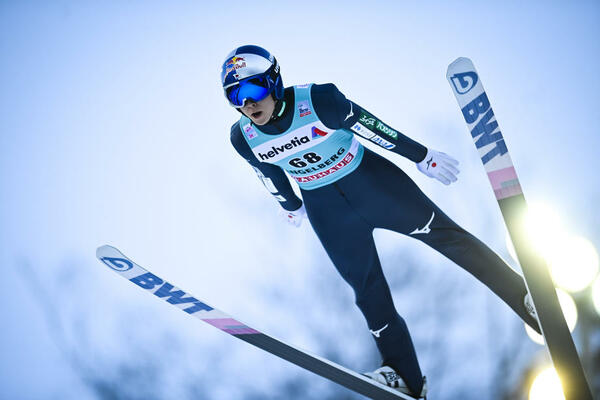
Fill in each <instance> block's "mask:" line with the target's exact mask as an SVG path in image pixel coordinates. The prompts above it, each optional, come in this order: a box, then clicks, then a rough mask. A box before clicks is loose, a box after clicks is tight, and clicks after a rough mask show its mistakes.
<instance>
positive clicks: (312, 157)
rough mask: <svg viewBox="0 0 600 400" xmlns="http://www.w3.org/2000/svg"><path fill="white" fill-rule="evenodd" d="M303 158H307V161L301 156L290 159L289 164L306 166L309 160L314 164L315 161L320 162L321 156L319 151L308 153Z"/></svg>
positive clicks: (296, 166) (300, 166) (297, 166)
mask: <svg viewBox="0 0 600 400" xmlns="http://www.w3.org/2000/svg"><path fill="white" fill-rule="evenodd" d="M302 158H303V159H304V160H306V162H305V161H302V159H301V158H299V157H296V158H292V159H291V160H290V162H289V164H290V165H291V166H292V167H295V168H304V167H306V166H307V165H308V164H307V162H309V163H311V164H314V163H318V162H319V161H321V157H320V156H319V155H318V154H317V153H306V154H304V155H303V156H302Z"/></svg>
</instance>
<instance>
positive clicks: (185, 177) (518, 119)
mask: <svg viewBox="0 0 600 400" xmlns="http://www.w3.org/2000/svg"><path fill="white" fill-rule="evenodd" d="M599 17H600V4H599V3H598V2H594V1H578V2H558V1H550V2H542V1H537V2H536V1H532V2H517V1H506V2H502V3H501V4H500V3H498V2H487V1H483V2H476V3H474V2H466V1H458V2H442V1H431V2H412V1H410V2H408V1H394V2H392V1H372V2H368V3H365V2H358V1H348V2H343V5H342V3H340V2H323V1H319V2H317V1H304V2H300V3H298V2H294V3H292V2H261V1H257V2H252V3H251V4H250V3H249V2H242V1H233V2H227V3H217V2H192V1H176V2H169V3H168V4H167V3H165V2H158V1H151V2H141V1H127V2H119V1H108V2H99V1H98V2H94V1H81V2H79V1H78V2H75V1H53V2H37V1H26V2H20V1H0V54H1V55H2V56H1V57H2V62H1V63H0V83H1V87H2V90H1V91H0V221H1V223H0V257H1V259H2V260H3V262H2V272H3V274H4V276H5V279H3V280H2V283H0V285H1V286H0V287H1V291H0V293H1V300H2V301H0V310H1V312H2V316H3V322H4V324H3V329H2V332H1V333H0V338H1V340H0V346H1V347H0V350H1V352H2V354H3V356H2V358H1V360H0V371H2V374H1V376H0V387H2V393H0V398H7V399H8V398H11V399H17V398H18V399H38V398H86V396H87V398H94V397H93V395H92V393H91V392H90V390H89V388H88V387H86V385H85V384H84V383H83V382H82V379H81V378H80V376H78V375H77V374H76V373H75V372H74V371H73V365H74V364H73V363H74V361H73V360H74V359H77V356H72V357H71V356H66V355H65V349H76V351H74V352H75V353H77V352H78V354H81V355H85V356H82V357H83V358H85V359H87V360H88V361H89V360H94V361H95V360H96V358H93V357H97V360H98V365H102V363H104V362H106V365H111V364H110V362H111V361H114V360H117V359H122V358H124V357H128V356H130V357H133V356H134V355H135V354H136V353H135V351H140V352H144V351H146V352H148V353H151V352H150V351H149V350H148V348H147V347H146V348H144V347H143V346H141V348H138V347H136V346H137V345H139V343H145V342H144V341H143V340H141V339H139V340H138V336H137V335H140V336H143V337H145V338H146V339H147V340H148V343H154V344H156V346H157V349H158V348H161V349H162V350H160V351H159V350H157V352H159V353H157V354H159V355H160V356H161V357H167V358H168V351H166V350H164V348H163V347H164V346H162V344H160V343H162V342H160V343H159V341H158V339H156V338H155V337H153V336H152V332H153V331H154V330H156V331H157V332H158V331H161V332H162V330H163V329H165V326H167V327H168V328H169V329H170V331H168V332H169V334H171V335H175V336H176V337H177V338H180V339H181V338H183V339H181V340H183V342H184V343H186V345H187V346H194V347H196V348H197V349H198V350H199V351H200V353H201V354H207V356H206V357H207V358H206V360H216V359H218V360H219V363H218V365H219V366H221V367H220V368H221V369H216V371H217V372H216V375H219V374H225V371H227V373H228V374H232V375H234V376H235V375H236V374H248V370H247V367H244V366H243V365H242V364H244V365H246V364H251V363H252V362H256V363H262V362H267V361H264V359H263V358H262V357H263V355H262V354H260V353H259V352H258V351H256V352H254V351H248V350H247V349H246V347H245V346H247V345H245V344H244V343H240V344H238V343H235V344H234V343H232V342H233V340H232V339H230V338H228V337H226V335H224V334H221V332H218V331H216V330H214V329H210V328H209V327H204V326H202V325H201V324H198V323H197V322H196V321H190V320H191V319H190V318H186V315H185V314H183V315H178V314H182V313H177V312H176V311H174V310H172V309H170V308H169V307H168V306H165V305H163V304H158V302H157V301H155V299H153V298H151V297H148V296H147V295H144V294H142V293H141V291H139V290H138V289H136V288H134V287H132V286H131V284H130V283H128V282H125V281H123V282H121V280H122V278H119V277H117V276H116V275H115V274H112V275H111V273H110V271H107V270H106V269H103V268H102V265H101V264H99V263H98V262H97V261H96V260H95V249H96V247H98V246H100V245H103V244H112V245H114V246H116V247H118V248H120V249H121V250H122V251H123V252H124V253H125V254H127V255H128V256H130V257H131V258H133V259H134V260H136V262H138V263H139V264H140V265H142V266H145V267H146V268H147V269H149V270H151V271H153V272H155V273H156V274H157V275H159V276H164V277H165V278H166V279H168V280H169V281H170V282H174V283H175V284H177V285H178V286H180V287H183V288H184V290H186V291H188V292H190V293H193V294H194V295H196V296H197V297H199V298H201V299H203V300H206V302H208V303H209V304H211V305H213V306H215V307H218V308H219V309H223V310H224V311H226V312H228V313H230V314H232V315H236V316H240V317H239V318H240V319H242V320H243V321H245V322H247V323H251V322H252V324H251V325H253V326H256V327H257V328H261V329H264V330H265V331H268V333H272V334H274V335H275V336H277V337H281V338H283V339H285V340H286V341H288V342H291V343H296V344H298V345H303V346H304V347H306V348H309V349H313V350H319V343H318V342H319V341H318V340H317V339H316V337H315V336H311V332H310V330H309V329H307V327H312V326H314V325H311V324H317V323H319V325H318V327H319V328H318V329H323V330H326V327H327V324H325V323H324V322H323V321H325V320H331V318H332V317H331V315H327V313H323V312H318V311H315V310H318V307H319V305H320V304H321V302H325V301H334V300H335V301H337V300H338V299H337V297H336V296H339V297H340V299H341V300H340V301H341V304H347V309H348V315H336V316H335V320H336V324H339V325H338V326H348V327H351V328H349V329H363V330H364V325H361V324H363V322H362V320H361V317H360V315H359V314H358V312H357V310H356V308H353V306H352V301H353V299H352V296H351V293H350V290H349V288H347V287H345V286H344V285H343V284H342V283H341V282H340V280H339V278H338V277H337V275H336V273H335V270H334V269H333V268H332V266H331V265H330V264H329V261H328V260H327V257H326V254H325V252H324V250H323V249H322V247H320V244H319V243H318V240H317V238H316V236H315V235H314V232H313V231H312V229H311V228H310V226H309V224H308V223H307V221H305V223H304V225H303V226H302V227H301V228H300V229H293V228H291V227H289V226H287V225H286V224H285V222H284V221H283V220H281V219H280V218H279V216H278V215H277V210H278V205H277V203H276V202H275V201H274V200H273V199H272V198H271V195H270V194H269V193H268V192H267V191H266V190H265V189H264V187H263V186H262V184H261V183H260V181H259V180H258V179H256V177H255V174H254V172H253V171H252V169H251V168H250V167H249V166H248V165H247V164H246V162H245V161H244V160H243V159H241V158H240V157H239V156H238V155H237V154H236V153H235V151H234V150H233V148H232V147H231V145H230V143H229V127H230V126H231V124H232V123H233V122H235V120H236V119H237V118H238V116H239V114H238V113H237V112H236V111H235V110H233V109H232V108H230V107H229V106H228V104H227V102H226V101H225V99H224V97H223V93H222V89H221V87H220V83H219V74H220V67H221V64H222V62H223V61H224V58H225V56H226V55H227V54H228V53H229V52H230V50H232V49H233V48H235V47H236V46H239V45H243V44H257V45H260V46H262V47H265V48H267V49H268V50H269V51H271V52H272V53H273V54H274V55H275V56H276V57H277V59H278V61H279V62H280V64H281V70H282V77H283V82H284V84H285V85H286V86H288V85H296V84H303V83H308V82H316V83H326V82H333V83H335V84H336V85H337V87H338V88H339V89H340V90H341V91H342V92H343V93H344V94H345V95H346V96H347V97H348V98H349V99H352V100H353V101H355V102H356V103H358V104H360V105H361V106H363V107H364V108H366V109H367V110H369V111H370V112H372V113H373V114H375V115H377V116H378V117H379V118H381V119H382V120H383V121H385V122H387V123H388V124H390V125H391V126H392V127H393V128H394V129H397V130H400V131H402V132H403V133H405V134H406V135H407V136H409V137H411V138H413V139H414V140H416V141H418V142H420V143H422V144H424V145H425V146H428V147H431V148H433V149H436V150H439V151H444V152H446V153H448V154H450V155H452V156H453V157H454V158H457V159H458V160H459V161H460V167H461V174H460V175H459V180H458V182H457V183H455V184H453V185H451V186H449V187H446V186H444V185H441V184H439V183H438V182H436V181H433V180H430V179H429V178H427V177H425V176H424V175H422V174H420V173H419V172H418V171H417V169H416V168H415V166H414V164H413V163H412V162H410V161H409V160H406V159H402V158H401V157H400V156H397V155H395V154H391V153H387V154H385V152H384V151H383V150H382V151H381V153H382V154H385V156H386V157H388V158H389V159H391V160H392V161H394V162H395V163H396V164H397V165H398V166H400V167H401V168H402V169H403V170H405V171H406V172H407V173H408V174H409V175H410V176H411V177H412V178H413V179H414V180H415V182H417V184H418V185H419V186H420V187H421V188H422V189H423V191H424V192H425V193H426V194H427V195H429V196H430V197H431V198H432V199H433V200H434V201H435V202H436V203H437V204H438V205H439V206H440V207H441V208H442V209H444V210H445V211H446V212H447V213H448V214H449V215H450V216H451V217H452V218H453V219H455V220H456V221H457V222H459V223H460V224H461V225H462V226H464V227H465V228H467V229H468V230H470V231H471V232H473V233H474V234H476V235H477V236H478V237H480V238H481V239H482V240H483V241H484V242H486V243H488V244H489V245H490V247H492V248H493V249H494V250H496V251H497V252H499V254H501V255H502V256H503V257H508V255H507V254H508V253H507V251H506V249H505V246H504V235H505V231H504V228H503V226H502V221H501V219H500V215H499V212H498V208H497V205H496V202H495V199H494V196H493V193H492V191H491V189H490V187H489V183H488V182H487V178H486V176H485V174H484V172H483V168H482V167H481V164H480V161H479V159H478V157H477V153H476V152H475V149H474V147H473V144H472V141H471V138H470V135H469V133H468V131H467V129H466V126H465V124H464V121H463V120H462V116H461V114H460V111H459V109H458V106H457V104H456V100H455V99H454V96H453V94H452V91H451V89H450V86H449V84H448V82H447V81H446V77H445V74H446V68H447V66H448V64H449V63H451V62H452V61H453V60H455V59H456V58H457V57H461V56H464V57H469V58H471V59H472V60H473V62H474V64H475V65H476V67H477V69H478V71H479V74H480V78H481V79H482V82H483V84H484V87H485V89H486V91H487V93H488V96H489V98H490V101H491V103H492V106H493V108H494V111H495V114H496V117H497V119H498V122H499V124H500V128H501V130H502V132H503V134H504V136H505V139H506V143H507V145H508V148H509V151H510V153H511V156H512V159H513V162H514V165H515V167H516V170H517V173H518V175H519V178H520V180H521V184H522V186H523V189H524V193H525V196H526V198H527V199H528V200H529V201H530V202H543V203H546V204H549V205H550V206H551V207H553V208H554V209H555V210H557V212H558V213H559V214H560V215H561V217H562V219H563V221H564V222H565V225H566V226H567V229H570V230H571V231H573V232H576V233H578V234H581V235H585V236H587V237H588V238H590V240H591V241H592V242H593V243H594V244H595V245H596V247H598V245H599V243H598V242H599V238H600V231H599V230H598V226H600V217H599V214H598V212H597V210H596V208H595V205H596V204H597V202H598V200H600V191H599V189H600V184H599V181H598V177H597V168H596V166H595V162H594V161H593V160H595V159H596V154H597V149H598V147H599V146H600V138H599V136H598V135H599V132H598V128H597V127H598V126H599V124H600V112H599V111H598V110H600V107H599V104H600V95H599V93H600V78H599V76H598V74H597V71H598V70H600V42H599V41H598V40H597V38H598V37H600V25H599V23H598V21H600V18H599ZM375 236H376V241H377V246H378V249H379V251H380V255H381V258H382V262H383V264H384V269H386V275H388V277H390V275H391V277H390V279H391V280H393V279H394V278H393V275H394V274H395V273H396V270H395V269H394V268H392V266H393V265H392V264H393V262H392V260H395V259H396V258H398V257H399V258H400V259H403V257H405V258H406V259H410V260H417V261H416V264H417V265H419V264H423V265H426V267H424V268H434V269H435V268H442V267H441V266H443V268H446V267H448V268H450V269H452V268H453V267H452V266H451V264H450V263H449V262H447V261H445V260H443V259H442V258H441V257H439V256H438V255H436V254H432V253H431V252H430V251H429V250H428V249H425V248H424V247H421V246H417V245H415V244H413V243H409V242H408V241H407V240H406V239H405V238H402V237H400V236H399V235H397V234H394V233H390V232H385V231H377V232H376V234H375ZM400 250H401V251H400ZM386 260H387V261H386ZM419 276H420V277H421V279H426V278H425V276H426V275H424V276H423V275H419ZM465 282H469V283H465V285H471V284H472V283H471V281H469V280H468V279H467V280H465ZM316 287H319V288H320V289H321V290H320V291H318V292H316V291H315V290H314V289H315V288H316ZM329 287H335V288H337V289H336V291H328V290H327V289H326V288H329ZM468 287H469V288H472V287H471V286H468ZM474 287H475V286H473V288H472V289H469V290H473V293H476V294H477V295H476V296H475V298H474V299H475V301H478V300H481V299H482V298H485V299H487V298H486V297H485V294H484V292H483V291H479V289H474ZM323 289H324V290H323ZM138 292H140V293H138ZM323 293H328V295H327V296H328V299H323V298H320V297H319V296H323ZM394 296H395V298H396V300H397V302H398V303H399V304H402V305H405V306H406V308H407V310H410V309H411V306H412V305H411V301H410V299H409V298H408V297H406V294H405V293H404V294H403V293H400V292H398V293H394ZM334 297H336V298H335V299H334ZM278 300H281V302H279V301H278ZM284 300H285V301H284ZM486 301H488V300H486ZM490 301H493V300H490ZM284 304H285V306H283V305H284ZM304 307H313V308H312V309H310V308H309V309H308V310H312V311H314V312H307V309H305V308H304ZM502 310H503V311H502V312H506V310H505V309H502ZM407 313H408V314H409V315H412V314H411V313H410V312H409V311H407ZM175 314H177V315H175ZM48 315H59V316H60V321H62V322H57V320H53V319H52V318H49V317H48ZM312 318H320V319H319V320H318V322H314V321H312V322H311V321H309V320H311V319H312ZM414 318H415V320H416V318H417V317H416V316H415V317H414ZM506 318H508V319H510V318H511V317H510V316H506ZM338 319H340V321H339V322H337V320H338ZM415 323H416V322H415ZM303 324H304V325H303ZM61 326H62V328H61ZM53 327H54V328H53ZM57 327H58V328H57ZM124 327H126V328H128V329H129V330H127V332H129V334H131V335H133V337H128V338H120V337H118V335H119V333H122V332H123V329H124ZM133 327H137V329H133ZM352 327H353V328H352ZM469 329H472V330H473V331H476V330H477V325H476V324H475V325H473V326H470V328H469ZM61 330H65V331H66V332H64V335H59V334H57V332H60V331H61ZM213 331H214V332H213ZM82 332H85V335H83V334H82ZM419 333H420V332H413V335H415V336H419ZM323 334H324V335H327V334H329V338H330V339H331V338H334V337H335V333H334V332H328V333H327V332H326V331H325V332H323ZM469 334H471V332H467V330H462V331H460V332H458V333H457V335H458V336H462V337H468V335H469ZM474 334H478V333H474ZM146 335H147V336H146ZM481 335H484V334H483V333H481ZM58 336H60V337H63V338H66V339H65V340H63V339H57V337H58ZM161 337H162V336H161ZM83 338H87V339H83ZM115 339H119V340H115ZM121 339H122V340H123V341H121ZM61 340H63V343H62V344H61ZM160 340H162V339H160ZM367 340H368V339H367ZM155 342H156V343H155ZM119 343H121V344H119ZM136 343H137V344H136ZM360 343H363V342H360ZM121 346H126V347H127V348H128V349H129V350H131V351H129V352H124V351H123V348H122V347H121ZM349 346H350V345H349ZM167 347H168V346H167ZM133 350H135V351H133ZM321 350H324V349H321ZM69 351H70V350H69ZM69 351H66V353H69ZM324 351H325V350H324ZM349 353H352V351H349ZM209 354H210V355H209ZM361 354H362V353H361ZM144 355H145V356H148V357H149V359H151V357H150V355H148V354H146V353H144ZM358 356H359V355H357V357H358ZM236 357H242V358H243V360H245V361H244V362H240V363H238V362H234V361H232V362H228V360H230V359H231V360H236V359H238V358H236ZM140 359H144V358H143V357H140ZM176 361H177V363H178V364H181V365H186V366H187V370H190V369H191V370H194V371H207V373H209V374H210V373H215V371H214V369H211V367H210V366H209V365H208V364H209V362H208V361H205V362H203V361H200V360H198V359H196V358H194V357H189V359H185V360H182V359H178V360H176ZM173 362H175V361H173ZM268 362H271V361H268ZM367 364H368V363H367V362H364V363H363V364H360V367H363V368H367V367H368V365H367ZM276 365H278V366H282V365H283V364H276ZM475 369H477V368H475ZM286 371H288V370H284V373H285V372H286ZM174 373H175V372H174ZM198 373H199V372H198ZM253 376H254V375H253ZM254 379H256V380H257V381H259V382H263V383H261V385H262V384H264V385H268V381H269V375H268V374H266V375H264V376H263V375H261V376H260V377H257V376H254ZM32 381H33V382H35V384H31V382H32ZM173 381H174V382H175V381H176V379H175V378H173ZM265 382H266V383H265ZM433 384H435V383H433ZM175 386H176V385H175ZM232 386H233V387H232ZM265 387H267V386H265ZM235 390H236V389H235V385H234V380H227V379H226V378H221V380H219V379H217V380H216V383H215V384H214V393H216V394H215V396H217V395H218V394H221V395H222V396H224V397H222V398H227V396H231V397H229V398H236V397H235V395H234V394H235V393H236V392H235ZM232 393H234V394H232ZM238 395H239V393H238ZM237 398H240V397H237Z"/></svg>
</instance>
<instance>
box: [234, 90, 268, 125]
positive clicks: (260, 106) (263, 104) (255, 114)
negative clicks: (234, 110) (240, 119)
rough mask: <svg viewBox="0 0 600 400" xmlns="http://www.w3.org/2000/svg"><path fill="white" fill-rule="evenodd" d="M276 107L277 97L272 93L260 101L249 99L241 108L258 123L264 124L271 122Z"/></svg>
mask: <svg viewBox="0 0 600 400" xmlns="http://www.w3.org/2000/svg"><path fill="white" fill-rule="evenodd" d="M274 109H275V99H273V96H270V95H269V96H267V97H265V98H264V99H262V100H261V101H259V102H254V101H250V100H248V101H247V102H246V105H245V106H244V107H242V108H241V110H242V112H243V113H244V115H245V116H246V117H248V118H250V119H251V120H252V122H254V124H256V125H264V124H266V123H267V122H269V120H270V119H271V115H273V110H274Z"/></svg>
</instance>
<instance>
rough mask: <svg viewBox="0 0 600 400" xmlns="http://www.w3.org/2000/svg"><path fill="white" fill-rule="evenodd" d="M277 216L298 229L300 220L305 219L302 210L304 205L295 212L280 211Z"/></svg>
mask: <svg viewBox="0 0 600 400" xmlns="http://www.w3.org/2000/svg"><path fill="white" fill-rule="evenodd" d="M279 215H281V216H282V217H283V218H285V220H286V221H287V222H288V223H289V224H290V225H293V226H295V227H296V228H298V227H299V226H300V224H302V220H303V219H304V217H306V209H305V208H304V204H302V205H301V206H300V208H299V209H297V210H296V211H288V210H284V209H281V210H279Z"/></svg>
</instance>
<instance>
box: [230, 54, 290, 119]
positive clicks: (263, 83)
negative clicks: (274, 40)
mask: <svg viewBox="0 0 600 400" xmlns="http://www.w3.org/2000/svg"><path fill="white" fill-rule="evenodd" d="M221 84H222V85H223V91H224V92H225V97H226V98H227V100H228V101H229V104H230V105H232V106H233V107H235V108H242V107H244V105H245V104H246V100H249V99H250V100H253V101H260V100H262V99H264V98H265V97H267V96H268V95H270V94H271V93H273V95H274V97H275V99H276V100H279V99H281V98H283V82H282V81H281V75H280V74H279V63H278V62H277V60H276V59H275V57H273V56H272V55H271V54H270V53H269V52H268V51H267V50H265V49H263V48H262V47H259V46H252V45H247V46H241V47H238V48H236V49H234V50H233V51H232V52H231V53H229V54H228V55H227V58H226V59H225V62H224V63H223V66H222V68H221Z"/></svg>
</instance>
